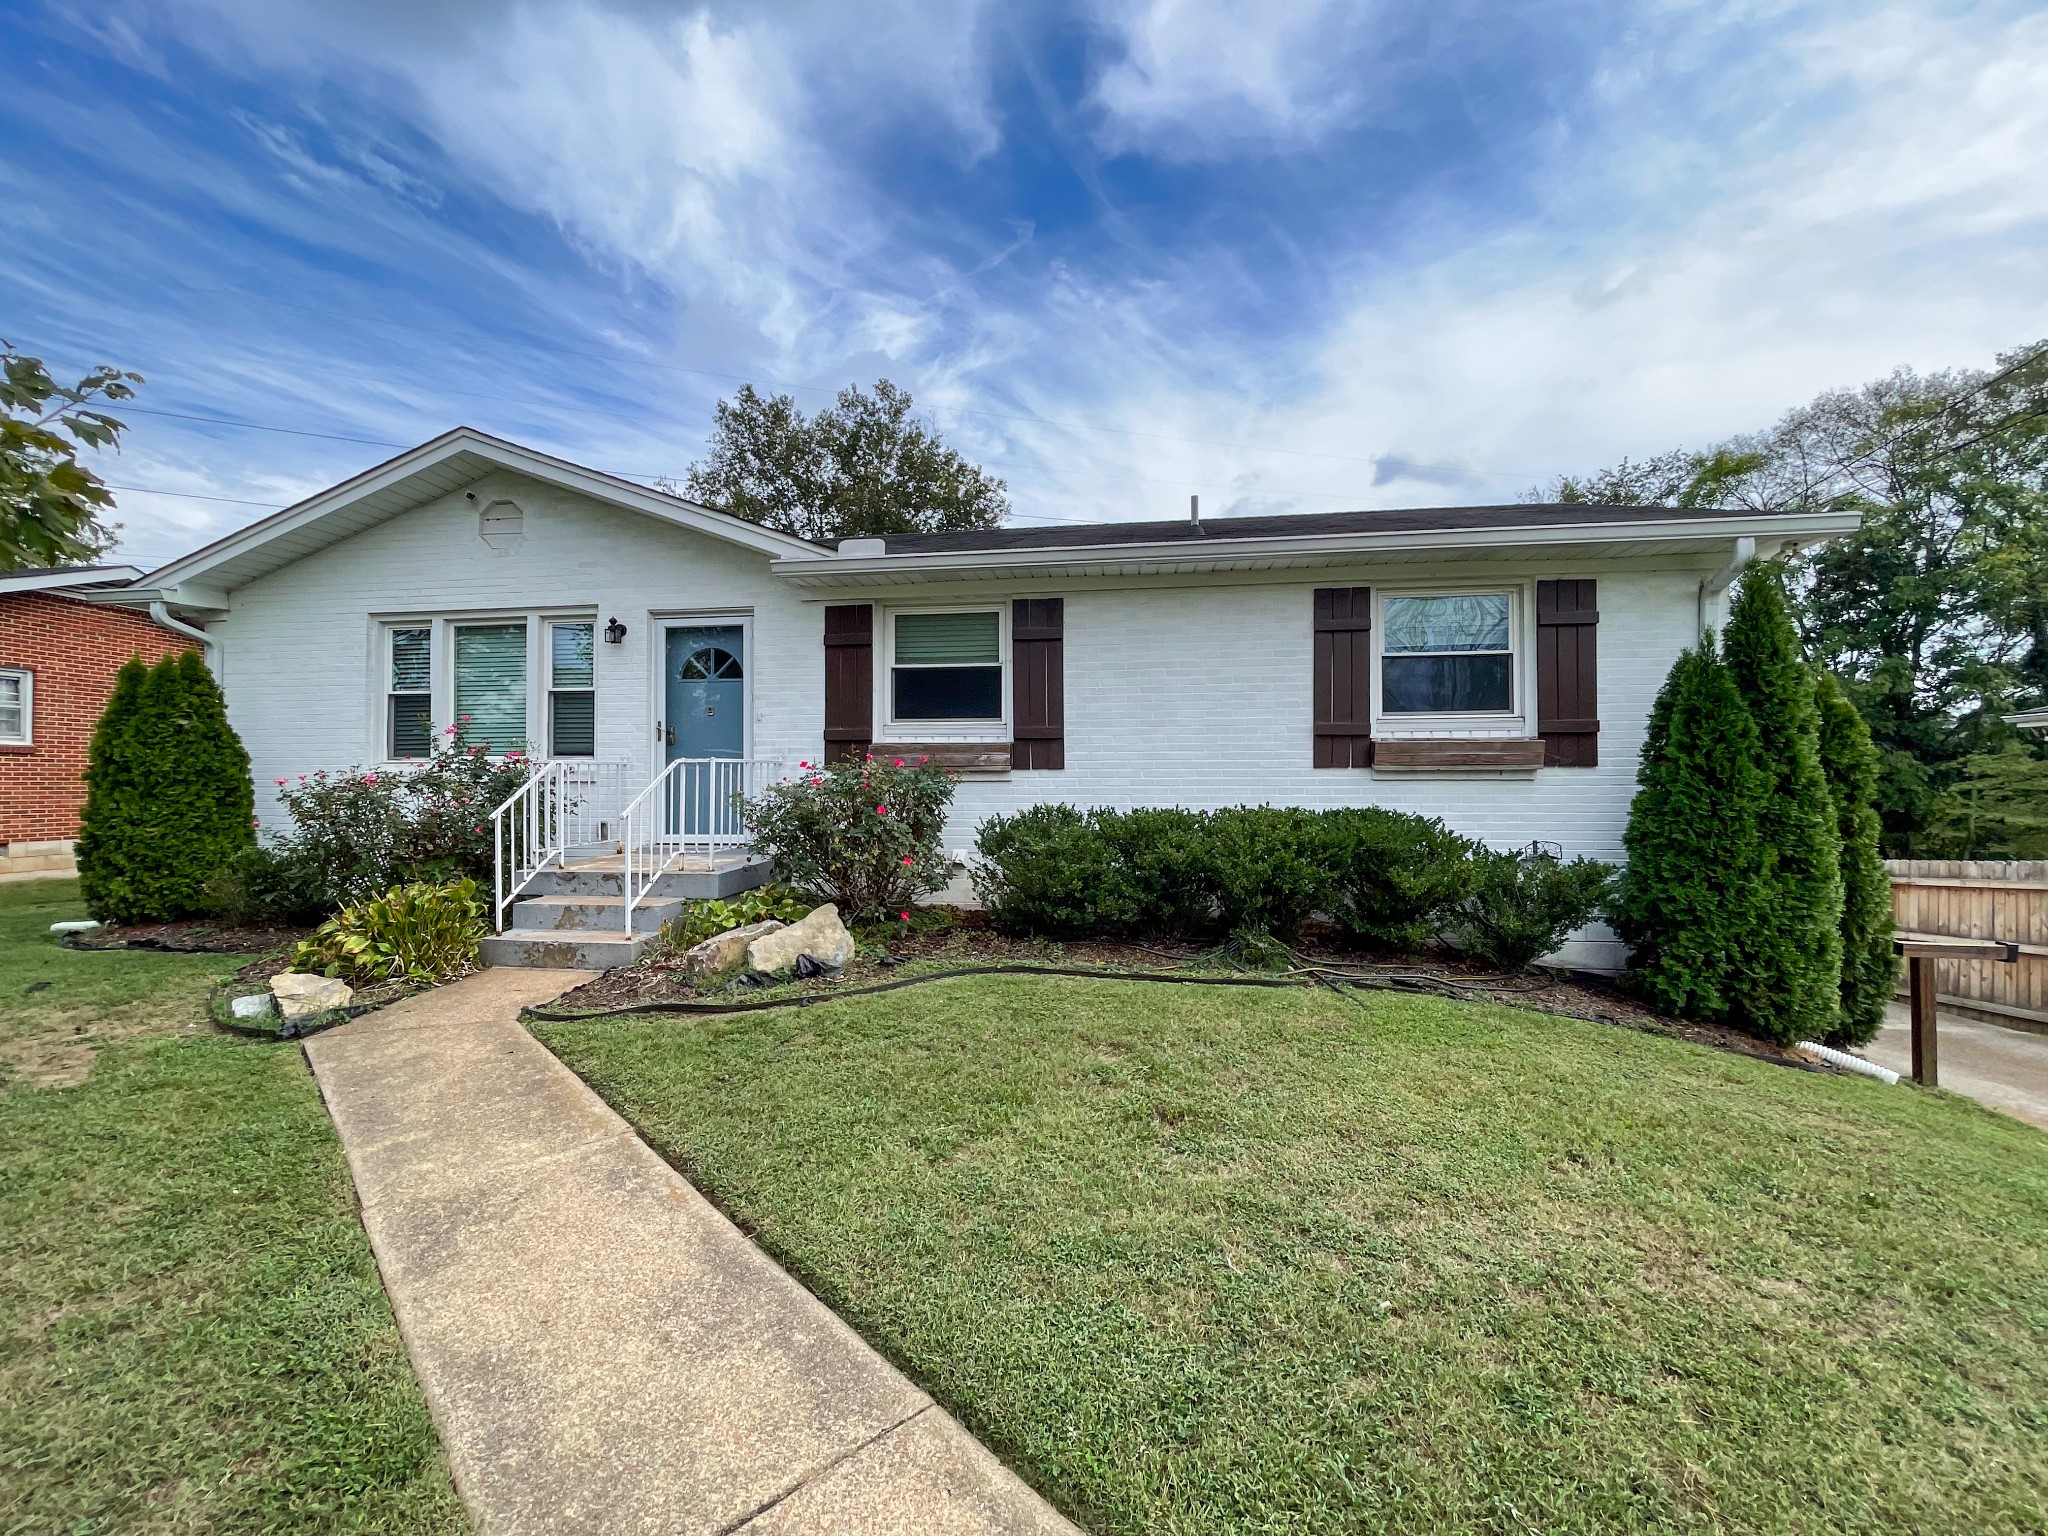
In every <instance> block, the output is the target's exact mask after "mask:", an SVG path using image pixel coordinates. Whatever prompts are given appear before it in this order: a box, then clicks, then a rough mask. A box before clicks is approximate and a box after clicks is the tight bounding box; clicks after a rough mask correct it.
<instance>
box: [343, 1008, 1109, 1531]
mask: <svg viewBox="0 0 2048 1536" xmlns="http://www.w3.org/2000/svg"><path fill="white" fill-rule="evenodd" d="M586 979H587V977H586V975H585V974H584V973H582V972H577V971H533V970H515V969H498V970H490V971H486V972H484V973H483V974H481V975H478V976H475V977H472V978H470V979H469V980H467V981H463V982H459V983H457V984H456V985H454V986H450V987H444V988H441V989H439V990H438V991H434V992H430V993H427V994H425V995H423V996H421V997H417V998H413V999H410V1000H408V1001H406V1002H402V1003H398V1004H396V1005H394V1006H393V1007H390V1008H387V1009H384V1010H382V1011H381V1012H378V1013H374V1014H370V1015H367V1016H365V1017H364V1018H362V1019H359V1020H357V1021H356V1022H354V1023H352V1024H347V1025H344V1026H343V1027H341V1028H340V1029H336V1030H332V1031H330V1032H328V1033H326V1034H323V1035H318V1036H315V1037H314V1038H313V1039H311V1040H309V1041H307V1042H306V1055H307V1057H308V1059H309V1060H310V1061H311V1062H312V1064H313V1071H314V1073H315V1075H316V1076H317V1077H318V1078H319V1082H320V1091H321V1092H322V1093H323V1094H324V1095H325V1096H326V1100H327V1106H328V1110H329V1112H330V1113H331V1114H332V1115H333V1116H334V1123H335V1125H336V1126H337V1127H338V1128H339V1130H340V1132H341V1139H342V1144H343V1145H344V1146H345V1147H346V1149H347V1152H348V1161H349V1167H350V1169H351V1170H352V1172H353V1173H354V1175H355V1182H356V1191H357V1194H358V1197H359V1198H360V1200H361V1202H362V1207H363V1225H364V1226H365V1227H366V1228H367V1229H368V1230H369V1234H370V1242H371V1246H372V1247H373V1248H374V1249H375V1251H376V1255H377V1263H378V1265H379V1267H380V1268H381V1269H382V1271H383V1276H384V1285H385V1288H386V1290H388V1291H389V1292H390V1294H391V1301H392V1306H393V1308H394V1309H395V1310H396V1312H397V1315H398V1326H399V1331H400V1332H401V1333H402V1334H403V1336H404V1338H405V1344H406V1348H407V1350H408V1351H409V1352H410V1354H411V1356H412V1364H413V1369H414V1371H415V1372H416V1373H417V1374H418V1376H419V1379H420V1384H421V1386H422V1387H423V1388H424V1389H425V1392H426V1397H427V1403H428V1406H429V1407H430V1408H431V1409H432V1411H433V1415H434V1423H435V1425H436V1427H437V1428H438V1429H439V1431H440V1435H441V1443H442V1445H443V1446H444V1447H445V1449H446V1451H447V1454H448V1460H449V1463H450V1465H451V1466H452V1468H453V1470H454V1474H455V1484H456V1487H457V1489H458V1490H459V1491H460V1492H461V1494H462V1497H463V1499H464V1500H465V1501H466V1502H467V1504H468V1506H469V1509H470V1512H471V1514H472V1515H473V1516H474V1517H475V1520H476V1523H477V1527H478V1529H479V1531H481V1532H482V1533H484V1536H523V1533H529V1532H548V1533H571V1532H574V1533H581V1532H590V1533H600V1532H602V1533H607V1536H612V1533H623V1532H661V1533H663V1536H691V1533H704V1536H714V1533H720V1536H723V1533H739V1532H744V1533H746V1536H771V1533H774V1536H784V1533H788V1536H795V1533H799V1532H801V1533H804V1536H839V1533H847V1536H851V1533H855V1532H860V1533H864V1536H869V1533H882V1532H901V1533H904V1536H913V1533H915V1536H993V1533H1003V1536H1026V1533H1030V1536H1041V1533H1043V1536H1051V1533H1067V1536H1071V1533H1072V1532H1073V1531H1074V1529H1075V1528H1074V1527H1073V1526H1071V1525H1069V1524H1068V1523H1067V1522H1066V1521H1065V1520H1063V1519H1061V1518H1060V1517H1059V1516H1058V1515H1057V1514H1055V1513H1054V1512H1053V1510H1052V1509H1051V1508H1050V1507H1049V1506H1048V1505H1046V1504H1045V1503H1044V1501H1042V1500H1041V1499H1040V1498H1039V1497H1038V1496H1037V1495H1036V1494H1034V1493H1033V1492H1032V1491H1031V1490H1030V1489H1029V1488H1028V1487H1026V1486H1025V1485H1024V1483H1022V1482H1021V1481H1020V1480H1019V1479H1018V1478H1017V1477H1016V1476H1015V1475H1013V1474H1012V1473H1011V1472H1009V1471H1008V1470H1007V1469H1006V1468H1005V1467H1003V1466H1002V1465H1001V1464H1000V1463H999V1462H997V1461H996V1459H995V1458H994V1457H993V1456H991V1455H990V1454H989V1453H988V1452H987V1451H986V1450H985V1449H983V1448H982V1446H981V1445H980V1444H979V1443H977V1442H976V1441H975V1440H974V1439H972V1438H971V1437H970V1436H969V1435H968V1434H967V1433H966V1432H965V1431H964V1430H962V1429H961V1428H960V1426H959V1425H957V1424H956V1423H954V1421H953V1420H952V1419H951V1418H950V1417H949V1416H948V1415H946V1414H945V1413H944V1412H943V1411H942V1410H940V1409H939V1408H938V1407H936V1406H935V1405H934V1404H933V1403H932V1400H931V1399H930V1398H929V1397H927V1396H926V1395H925V1394H924V1393H922V1392H920V1391H919V1390H918V1389H917V1388H916V1387H914V1386H912V1385H911V1383H910V1382H909V1381H908V1380H906V1379H905V1378H904V1377H903V1376H902V1375H901V1374H900V1373H899V1372H897V1371H896V1370H895V1369H894V1368H893V1367H892V1366H890V1365H889V1364H888V1363H887V1362H886V1361H884V1360H883V1359H882V1358H881V1357H880V1356H879V1355H877V1354H876V1353H875V1352H874V1351H873V1350H872V1349H870V1348H869V1347H868V1346H867V1345H866V1344H865V1343H863V1342H862V1341H861V1339H860V1338H859V1337H857V1336H856V1335H855V1334H854V1332H853V1330H852V1329H850V1328H848V1327H847V1326H846V1325H845V1324H844V1323H842V1322H841V1321H840V1320H839V1319H838V1318H837V1317H836V1316H834V1315H833V1314H832V1313H831V1312H830V1311H829V1310H828V1309H827V1308H826V1307H825V1306H824V1304H823V1303H822V1302H820V1301H818V1300H817V1298H815V1297H814V1296H812V1295H811V1294H810V1293H809V1292H808V1291H806V1290H804V1289H803V1287H801V1286H800V1285H798V1284H797V1283H796V1282H795V1281H794V1280H792V1279H791V1278H790V1277H789V1276H788V1275H787V1274H785V1273H783V1271H782V1270H781V1269H779V1268H777V1267H776V1265H775V1264H774V1263H773V1262H771V1261H770V1260H769V1259H768V1257H767V1256H766V1255H765V1254H763V1253H762V1252H761V1251H760V1250H759V1249H758V1248H756V1247H755V1246H754V1245H753V1244H752V1243H750V1242H749V1241H748V1240H747V1239H746V1238H745V1237H744V1236H742V1235H741V1233H740V1232H739V1230H738V1229H737V1228H735V1227H734V1226H733V1225H732V1224H731V1223H730V1222H728V1221H727V1220H726V1219H725V1218H724V1217H723V1216H721V1215H719V1214H718V1212H717V1211H715V1210H713V1209H712V1208H711V1206H710V1205H709V1204H708V1203H707V1202H706V1201H705V1200H704V1198H703V1197H702V1196H701V1195H699V1194H698V1193H697V1192H696V1190H694V1189H692V1188H691V1187H690V1186H689V1184H687V1183H686V1182H684V1180H683V1179H682V1178H680V1177H679V1176H678V1175H677V1174H676V1173H675V1171H674V1170H673V1169H671V1168H670V1167H669V1166H668V1165H667V1164H666V1163H664V1162H663V1161H662V1160H661V1159H660V1158H659V1157H657V1156H655V1154H654V1153H653V1152H652V1151H650V1150H649V1149H648V1148H647V1147H646V1145H645V1144H644V1143H642V1142H641V1140H640V1139H639V1137H638V1136H636V1135H635V1134H634V1133H633V1131H632V1129H631V1127H629V1126H628V1125H627V1124H626V1123H625V1122H624V1121H623V1120H621V1119H620V1118H619V1117H618V1116H617V1115H616V1114H614V1113H613V1112H612V1111H611V1109H610V1108H609V1107H607V1106H606V1105H605V1104H604V1103H603V1101H601V1100H600V1099H599V1098H598V1097H597V1096H596V1095H595V1094H594V1093H592V1092H591V1091H590V1090H589V1089H588V1088H586V1087H585V1086H584V1085H583V1083H582V1082H581V1081H580V1080H579V1079H578V1078H577V1077H576V1076H575V1075H574V1074H573V1073H571V1072H570V1071H569V1070H568V1069H567V1068H566V1067H564V1066H562V1065H561V1063H560V1062H558V1061H556V1060H555V1058H554V1057H553V1056H552V1055H550V1054H549V1053H548V1052H547V1051H546V1050H545V1049H543V1048H542V1047H541V1046H540V1044H539V1043H538V1042H537V1041H535V1040H534V1039H533V1037H532V1036H530V1035H529V1034H528V1033H527V1032H526V1031H525V1030H524V1029H523V1028H521V1027H520V1025H519V1024H518V1023H517V1021H516V1020H517V1014H518V1010H519V1009H520V1008H521V1007H523V1006H526V1005H528V1004H533V1003H540V1002H544V1001H546V1000H548V999H550V998H553V997H556V996H558V995H560V994H561V993H562V992H564V991H566V990H567V989H568V988H570V987H572V986H574V985H576V984H577V983H578V982H580V981H583V980H586Z"/></svg>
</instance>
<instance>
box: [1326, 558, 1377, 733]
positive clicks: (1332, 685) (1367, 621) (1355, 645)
mask: <svg viewBox="0 0 2048 1536" xmlns="http://www.w3.org/2000/svg"><path fill="white" fill-rule="evenodd" d="M1315 657H1316V662H1315V691H1316V743H1315V766H1316V767H1318V768H1369V767H1371V766H1372V588H1371V587H1317V588H1316V628H1315Z"/></svg>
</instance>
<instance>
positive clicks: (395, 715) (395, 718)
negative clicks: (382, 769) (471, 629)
mask: <svg viewBox="0 0 2048 1536" xmlns="http://www.w3.org/2000/svg"><path fill="white" fill-rule="evenodd" d="M385 634H386V635H387V636H388V641H387V644H388V648H389V651H390V657H389V666H388V668H387V671H386V677H385V708H384V720H385V725H384V755H385V756H386V757H387V758H391V759H404V758H414V757H430V756H432V755H433V751H434V631H433V628H432V626H430V625H426V624H406V625H398V626H394V627H392V628H391V629H389V630H386V631H385Z"/></svg>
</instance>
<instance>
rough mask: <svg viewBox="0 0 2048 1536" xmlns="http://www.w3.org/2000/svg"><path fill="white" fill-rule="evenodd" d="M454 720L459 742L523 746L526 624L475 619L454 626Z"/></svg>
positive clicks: (508, 748) (497, 749)
mask: <svg viewBox="0 0 2048 1536" xmlns="http://www.w3.org/2000/svg"><path fill="white" fill-rule="evenodd" d="M455 721H456V724H457V726H458V727H459V728H460V733H459V739H460V740H461V742H462V743H463V745H465V746H488V747H489V748H490V750H491V751H493V752H506V751H512V750H516V749H524V748H525V746H526V626H525V625H524V624H475V625H470V626H467V627H465V628H462V629H458V630H456V631H455Z"/></svg>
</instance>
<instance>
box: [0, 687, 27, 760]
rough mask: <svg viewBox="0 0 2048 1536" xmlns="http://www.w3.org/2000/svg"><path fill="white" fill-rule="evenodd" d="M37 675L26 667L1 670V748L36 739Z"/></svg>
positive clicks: (23, 745) (22, 744)
mask: <svg viewBox="0 0 2048 1536" xmlns="http://www.w3.org/2000/svg"><path fill="white" fill-rule="evenodd" d="M35 713H36V675H35V673H33V672H31V671H29V670H28V669H27V668H26V667H0V746H7V747H26V746H28V745H30V744H31V743H32V742H33V741H34V740H35Z"/></svg>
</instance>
